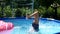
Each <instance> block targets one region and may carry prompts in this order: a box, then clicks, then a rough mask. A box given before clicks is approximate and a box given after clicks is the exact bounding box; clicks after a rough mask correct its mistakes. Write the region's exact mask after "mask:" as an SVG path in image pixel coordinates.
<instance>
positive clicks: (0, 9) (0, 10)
mask: <svg viewBox="0 0 60 34" xmlns="http://www.w3.org/2000/svg"><path fill="white" fill-rule="evenodd" d="M2 16H3V15H2V7H1V6H0V17H2Z"/></svg>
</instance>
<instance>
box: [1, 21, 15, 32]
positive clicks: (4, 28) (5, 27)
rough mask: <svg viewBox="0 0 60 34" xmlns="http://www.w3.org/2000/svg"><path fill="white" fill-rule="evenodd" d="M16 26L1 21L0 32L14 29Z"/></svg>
mask: <svg viewBox="0 0 60 34" xmlns="http://www.w3.org/2000/svg"><path fill="white" fill-rule="evenodd" d="M13 27H14V25H13V24H12V23H11V22H8V23H6V22H4V21H1V20H0V32H2V31H7V30H11V29H13Z"/></svg>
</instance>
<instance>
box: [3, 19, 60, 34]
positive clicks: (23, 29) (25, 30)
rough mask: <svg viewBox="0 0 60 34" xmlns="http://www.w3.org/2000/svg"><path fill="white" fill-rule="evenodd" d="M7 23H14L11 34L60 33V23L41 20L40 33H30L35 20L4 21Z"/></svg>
mask: <svg viewBox="0 0 60 34" xmlns="http://www.w3.org/2000/svg"><path fill="white" fill-rule="evenodd" d="M3 20H4V21H6V22H12V23H13V24H14V29H13V31H12V32H11V34H55V33H58V32H60V21H58V20H47V19H39V31H38V32H29V29H30V28H31V24H32V23H33V19H28V20H26V19H3Z"/></svg>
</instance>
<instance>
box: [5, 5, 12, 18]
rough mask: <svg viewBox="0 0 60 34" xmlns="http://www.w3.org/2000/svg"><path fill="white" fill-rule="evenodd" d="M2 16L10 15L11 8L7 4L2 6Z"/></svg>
mask: <svg viewBox="0 0 60 34" xmlns="http://www.w3.org/2000/svg"><path fill="white" fill-rule="evenodd" d="M4 16H5V17H12V9H11V8H10V6H9V5H8V6H5V7H4Z"/></svg>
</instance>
